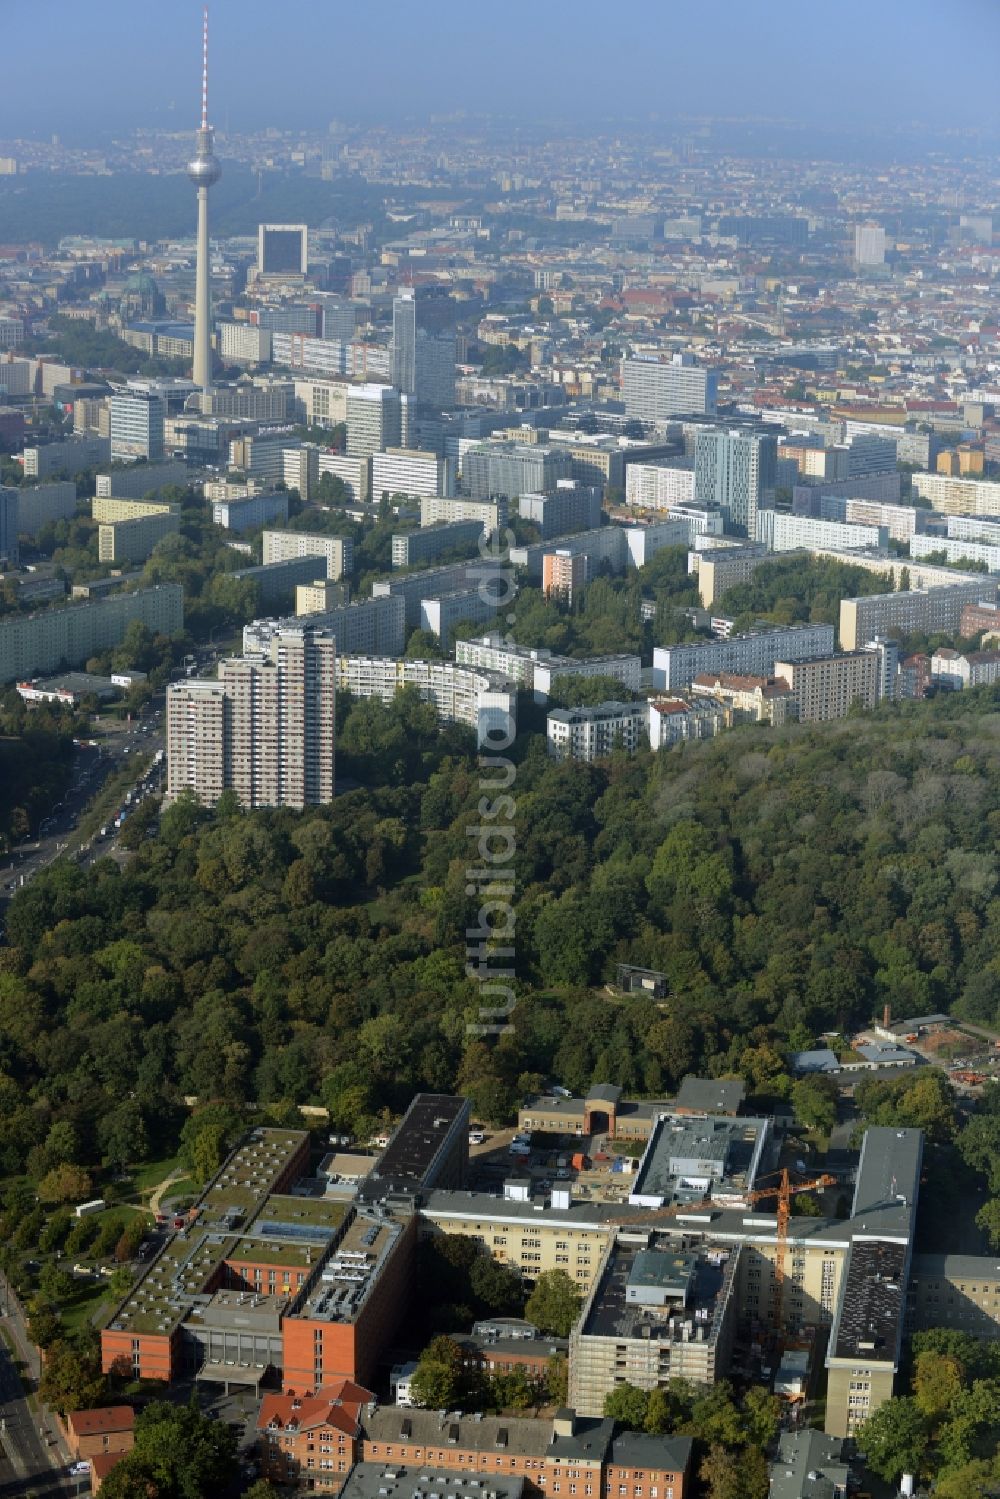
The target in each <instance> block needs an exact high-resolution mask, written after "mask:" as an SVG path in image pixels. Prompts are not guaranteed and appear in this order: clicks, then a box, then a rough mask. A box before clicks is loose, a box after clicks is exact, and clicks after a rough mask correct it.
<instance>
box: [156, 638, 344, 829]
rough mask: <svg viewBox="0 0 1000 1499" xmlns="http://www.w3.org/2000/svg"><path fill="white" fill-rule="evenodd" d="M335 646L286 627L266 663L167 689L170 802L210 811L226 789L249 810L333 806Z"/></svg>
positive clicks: (235, 663) (225, 664)
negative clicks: (187, 798)
mask: <svg viewBox="0 0 1000 1499" xmlns="http://www.w3.org/2000/svg"><path fill="white" fill-rule="evenodd" d="M335 693H336V645H335V642H334V637H333V635H332V634H330V633H329V632H328V631H323V630H316V629H312V628H310V627H308V626H304V627H302V628H289V629H286V630H282V631H281V632H280V633H278V634H276V635H275V636H274V638H273V639H272V640H271V642H270V648H269V652H268V654H267V655H266V656H264V655H259V656H249V657H247V656H241V657H237V658H235V659H233V660H229V661H222V662H220V664H219V676H218V680H217V681H212V680H207V679H202V680H192V681H186V682H175V683H173V684H172V685H171V686H170V687H169V688H168V689H167V794H168V796H169V797H171V798H172V797H175V796H177V795H178V794H179V793H180V792H181V791H183V790H190V791H193V792H194V794H195V796H197V797H198V799H199V801H202V802H204V803H206V804H207V805H211V804H212V803H213V802H215V801H217V800H218V798H219V796H220V795H221V794H222V792H223V791H224V790H232V791H235V793H236V795H237V797H238V798H239V801H240V804H241V805H242V806H244V807H297V808H300V809H301V808H302V807H306V806H314V805H316V804H320V803H325V802H330V801H332V800H333V789H334V706H335Z"/></svg>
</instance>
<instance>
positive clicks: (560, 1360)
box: [545, 1353, 569, 1406]
mask: <svg viewBox="0 0 1000 1499" xmlns="http://www.w3.org/2000/svg"><path fill="white" fill-rule="evenodd" d="M545 1391H546V1394H547V1395H548V1397H549V1401H550V1402H551V1404H552V1405H555V1406H564V1405H565V1404H566V1402H567V1400H568V1399H569V1360H568V1359H567V1357H566V1355H565V1354H564V1353H553V1354H552V1356H551V1357H550V1358H549V1360H548V1363H547V1364H546V1365H545Z"/></svg>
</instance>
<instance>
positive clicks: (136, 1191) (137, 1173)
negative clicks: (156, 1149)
mask: <svg viewBox="0 0 1000 1499" xmlns="http://www.w3.org/2000/svg"><path fill="white" fill-rule="evenodd" d="M181 1164H182V1162H181V1157H180V1155H179V1154H177V1155H170V1156H165V1157H164V1159H163V1160H162V1161H150V1162H148V1163H147V1164H146V1165H144V1166H137V1167H136V1169H135V1170H134V1171H133V1172H132V1173H131V1176H132V1185H133V1193H132V1195H133V1196H138V1197H142V1196H143V1194H144V1193H145V1194H148V1193H150V1192H152V1190H153V1188H154V1187H158V1186H159V1185H160V1182H161V1181H163V1180H164V1179H165V1178H166V1177H168V1176H169V1175H170V1173H171V1172H172V1171H176V1170H177V1168H178V1167H179V1166H180V1165H181ZM172 1190H173V1188H171V1191H172Z"/></svg>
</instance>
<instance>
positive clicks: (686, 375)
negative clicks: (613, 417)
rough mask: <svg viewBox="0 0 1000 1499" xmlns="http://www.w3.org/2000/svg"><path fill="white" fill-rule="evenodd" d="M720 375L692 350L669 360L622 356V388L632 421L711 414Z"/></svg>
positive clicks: (650, 422)
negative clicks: (694, 356)
mask: <svg viewBox="0 0 1000 1499" xmlns="http://www.w3.org/2000/svg"><path fill="white" fill-rule="evenodd" d="M718 384H719V382H718V376H717V375H716V373H715V371H714V370H706V369H702V368H701V367H700V366H699V365H696V364H695V363H694V361H693V360H692V358H691V356H690V354H675V355H674V357H673V359H672V360H671V361H670V363H669V364H661V363H660V362H659V360H656V359H623V360H622V392H623V394H624V397H625V415H626V416H627V417H628V418H629V420H630V421H638V422H647V423H648V424H649V425H650V426H654V425H655V424H656V423H657V422H665V421H668V420H669V419H670V418H671V417H674V416H693V415H697V414H699V413H702V414H705V413H707V414H708V415H711V414H712V413H713V412H714V411H715V403H716V396H717V393H718Z"/></svg>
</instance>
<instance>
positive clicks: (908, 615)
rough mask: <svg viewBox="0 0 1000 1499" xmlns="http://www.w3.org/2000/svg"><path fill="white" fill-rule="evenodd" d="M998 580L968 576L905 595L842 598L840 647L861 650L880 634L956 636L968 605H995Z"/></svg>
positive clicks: (910, 591)
mask: <svg viewBox="0 0 1000 1499" xmlns="http://www.w3.org/2000/svg"><path fill="white" fill-rule="evenodd" d="M996 590H997V585H996V581H995V580H993V579H990V578H987V577H986V576H982V577H980V578H978V579H970V578H968V577H966V579H965V580H963V581H961V582H955V583H952V584H951V585H949V586H948V587H944V588H922V587H916V588H910V589H907V590H906V591H904V592H902V593H870V594H868V595H867V597H865V598H856V599H841V601H840V644H841V648H842V649H843V650H845V651H858V650H860V649H861V648H862V646H865V645H867V643H868V641H869V640H874V639H875V637H876V636H877V635H914V634H919V635H934V634H936V633H937V632H939V631H940V632H941V633H947V634H954V633H955V632H956V631H957V630H958V628H959V625H960V623H961V619H962V610H963V609H964V608H965V606H966V604H978V603H983V602H985V603H993V602H994V601H995V599H996Z"/></svg>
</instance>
